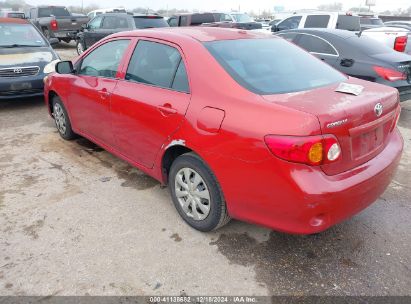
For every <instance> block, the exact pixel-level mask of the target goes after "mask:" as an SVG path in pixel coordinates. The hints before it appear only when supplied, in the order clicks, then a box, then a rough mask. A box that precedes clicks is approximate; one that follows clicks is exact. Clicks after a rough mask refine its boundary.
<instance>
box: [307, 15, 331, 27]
mask: <svg viewBox="0 0 411 304" xmlns="http://www.w3.org/2000/svg"><path fill="white" fill-rule="evenodd" d="M329 22H330V16H329V15H309V16H307V19H305V24H304V27H305V28H327V27H328V23H329Z"/></svg>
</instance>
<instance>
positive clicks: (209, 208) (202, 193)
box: [168, 153, 230, 231]
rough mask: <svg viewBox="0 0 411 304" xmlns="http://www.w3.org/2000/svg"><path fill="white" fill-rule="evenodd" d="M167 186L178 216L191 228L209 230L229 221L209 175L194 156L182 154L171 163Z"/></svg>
mask: <svg viewBox="0 0 411 304" xmlns="http://www.w3.org/2000/svg"><path fill="white" fill-rule="evenodd" d="M168 186H169V189H170V192H171V197H172V199H173V202H174V205H175V207H176V209H177V211H178V213H179V214H180V216H181V217H182V218H183V219H184V221H185V222H186V223H188V224H189V225H190V226H191V227H193V228H194V229H197V230H200V231H211V230H215V229H218V228H220V227H222V226H224V225H225V224H227V223H228V222H229V221H230V216H229V215H228V213H227V207H226V204H225V201H224V197H223V194H222V191H221V189H220V186H219V184H218V182H217V180H216V178H215V176H214V174H213V172H212V171H211V170H210V168H209V167H208V166H207V165H206V164H205V163H204V161H203V160H202V159H201V158H200V157H199V156H197V155H196V154H194V153H187V154H183V155H181V156H179V157H178V158H177V159H176V160H175V161H174V162H173V164H172V166H171V170H170V174H169V185H168Z"/></svg>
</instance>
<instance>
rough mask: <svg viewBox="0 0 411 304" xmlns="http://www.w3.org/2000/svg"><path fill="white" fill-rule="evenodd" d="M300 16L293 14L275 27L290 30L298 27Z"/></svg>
mask: <svg viewBox="0 0 411 304" xmlns="http://www.w3.org/2000/svg"><path fill="white" fill-rule="evenodd" d="M301 18H302V17H301V16H294V17H290V18H287V19H285V20H284V21H282V22H280V23H279V24H278V25H277V27H278V29H279V30H280V31H283V30H292V29H296V28H298V25H299V24H300V21H301Z"/></svg>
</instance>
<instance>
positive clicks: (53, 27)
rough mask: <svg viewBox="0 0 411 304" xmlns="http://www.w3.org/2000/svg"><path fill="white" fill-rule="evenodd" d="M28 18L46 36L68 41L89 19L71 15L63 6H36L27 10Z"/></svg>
mask: <svg viewBox="0 0 411 304" xmlns="http://www.w3.org/2000/svg"><path fill="white" fill-rule="evenodd" d="M27 16H28V18H29V19H30V21H31V22H32V23H33V24H34V25H35V26H37V28H38V29H39V30H40V31H41V32H42V33H43V35H44V36H45V37H46V38H47V39H50V38H58V39H59V41H64V42H67V43H69V42H70V41H71V40H73V39H74V38H75V36H76V34H77V32H79V31H80V30H81V29H82V25H83V24H86V23H87V22H88V21H89V19H88V17H87V16H85V15H83V16H73V15H72V14H71V13H70V11H69V10H68V9H67V8H66V7H65V6H38V7H32V8H30V10H29V13H28V15H27Z"/></svg>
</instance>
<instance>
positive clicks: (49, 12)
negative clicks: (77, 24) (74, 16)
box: [39, 6, 70, 18]
mask: <svg viewBox="0 0 411 304" xmlns="http://www.w3.org/2000/svg"><path fill="white" fill-rule="evenodd" d="M51 16H55V17H67V16H70V12H69V11H68V10H67V8H65V7H61V6H60V7H59V6H57V7H41V8H39V17H40V18H41V17H51Z"/></svg>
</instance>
